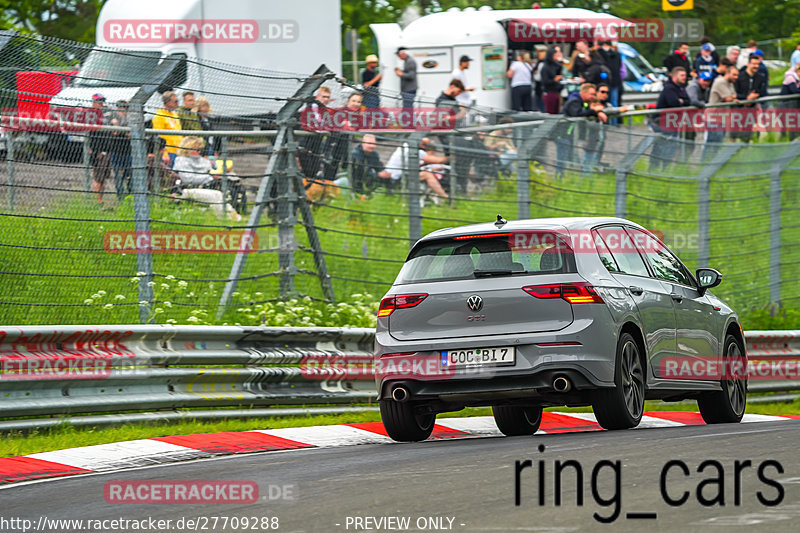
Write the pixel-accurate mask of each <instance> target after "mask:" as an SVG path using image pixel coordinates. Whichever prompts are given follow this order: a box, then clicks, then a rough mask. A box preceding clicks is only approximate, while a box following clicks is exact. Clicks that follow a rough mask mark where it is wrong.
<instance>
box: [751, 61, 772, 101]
mask: <svg viewBox="0 0 800 533" xmlns="http://www.w3.org/2000/svg"><path fill="white" fill-rule="evenodd" d="M753 53H754V54H755V55H756V56H758V71H759V72H761V74H762V75H763V76H764V80H766V86H769V69H768V68H767V65H766V64H765V63H764V52H763V51H761V50H756V51H755V52H753ZM764 96H766V94H765V95H764Z"/></svg>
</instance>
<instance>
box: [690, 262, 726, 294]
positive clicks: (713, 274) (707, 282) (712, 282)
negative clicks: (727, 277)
mask: <svg viewBox="0 0 800 533" xmlns="http://www.w3.org/2000/svg"><path fill="white" fill-rule="evenodd" d="M696 274H697V283H698V288H699V289H700V296H702V295H703V294H705V293H706V291H707V290H708V289H710V288H712V287H716V286H717V285H719V284H720V283H722V274H720V273H719V272H717V271H716V270H714V269H713V268H698V269H697V271H696Z"/></svg>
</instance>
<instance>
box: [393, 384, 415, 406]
mask: <svg viewBox="0 0 800 533" xmlns="http://www.w3.org/2000/svg"><path fill="white" fill-rule="evenodd" d="M410 397H411V393H409V392H408V389H407V388H405V387H403V386H402V385H398V386H397V387H395V388H394V389H392V400H394V401H396V402H406V401H408V399H409V398H410Z"/></svg>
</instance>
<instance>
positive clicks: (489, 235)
mask: <svg viewBox="0 0 800 533" xmlns="http://www.w3.org/2000/svg"><path fill="white" fill-rule="evenodd" d="M510 235H511V234H510V233H482V234H479V235H459V236H457V237H453V239H455V240H457V241H461V240H464V239H488V238H489V237H508V236H510Z"/></svg>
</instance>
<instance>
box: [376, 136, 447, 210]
mask: <svg viewBox="0 0 800 533" xmlns="http://www.w3.org/2000/svg"><path fill="white" fill-rule="evenodd" d="M409 150H410V149H409V147H408V144H407V143H403V145H402V146H398V147H397V149H395V151H394V152H392V155H391V156H390V157H389V161H387V162H386V170H388V171H389V175H390V179H392V180H399V179H401V178H402V177H403V171H404V170H406V169H408V152H409ZM418 151H419V154H418V155H419V164H420V171H419V180H420V181H424V182H425V183H426V184H427V185H428V187H430V189H431V191H433V193H434V194H436V195H437V196H441V197H442V198H448V195H447V193H446V192H445V191H444V188H443V187H442V184H441V183H439V180H441V179H442V177H443V175H442V173H441V172H437V170H443V168H441V165H444V164H445V163H447V160H448V157H447V156H437V155H435V149H434V147H433V143H432V142H431V140H430V139H428V138H425V139H422V141H420V145H419V148H418Z"/></svg>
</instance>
